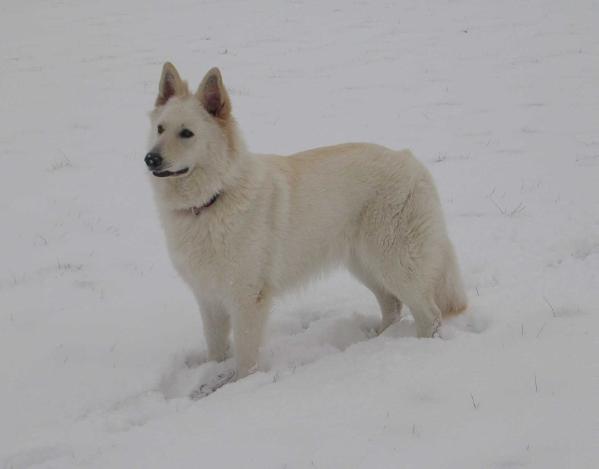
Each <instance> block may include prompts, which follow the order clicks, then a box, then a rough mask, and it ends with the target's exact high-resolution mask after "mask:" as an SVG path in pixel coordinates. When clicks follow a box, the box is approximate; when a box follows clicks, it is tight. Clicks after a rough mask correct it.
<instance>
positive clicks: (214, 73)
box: [196, 67, 231, 119]
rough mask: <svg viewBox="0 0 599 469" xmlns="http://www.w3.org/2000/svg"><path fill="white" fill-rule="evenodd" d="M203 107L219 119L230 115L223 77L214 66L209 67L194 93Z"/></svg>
mask: <svg viewBox="0 0 599 469" xmlns="http://www.w3.org/2000/svg"><path fill="white" fill-rule="evenodd" d="M196 96H197V98H198V99H199V100H200V102H201V103H202V105H203V106H204V109H206V111H208V112H209V113H210V114H212V115H213V116H214V117H218V118H219V119H226V118H228V117H229V116H230V115H231V100H230V99H229V94H228V93H227V90H226V89H225V85H224V84H223V77H222V76H221V74H220V70H219V69H218V68H216V67H214V68H211V69H210V70H209V71H208V73H206V76H205V77H204V79H203V80H202V83H200V86H199V88H198V91H197V93H196Z"/></svg>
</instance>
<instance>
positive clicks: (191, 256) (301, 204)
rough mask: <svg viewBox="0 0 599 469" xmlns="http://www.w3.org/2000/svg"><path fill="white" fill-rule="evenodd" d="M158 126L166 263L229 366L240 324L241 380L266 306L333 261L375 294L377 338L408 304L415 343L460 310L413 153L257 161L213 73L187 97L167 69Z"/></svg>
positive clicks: (430, 191)
mask: <svg viewBox="0 0 599 469" xmlns="http://www.w3.org/2000/svg"><path fill="white" fill-rule="evenodd" d="M151 120H152V131H151V137H150V149H151V154H152V155H158V156H159V157H160V160H161V161H162V163H161V165H160V167H152V168H151V169H152V170H153V174H154V175H155V176H156V175H161V176H163V177H155V176H152V183H153V186H154V189H155V195H156V201H157V204H158V208H159V213H160V217H161V220H162V224H163V227H164V230H165V233H166V240H167V245H168V249H169V253H170V256H171V258H172V261H173V263H174V265H175V267H176V268H177V270H178V271H179V273H180V274H181V276H182V277H183V279H184V280H185V281H186V282H187V284H188V285H189V286H190V288H191V289H192V291H193V292H194V294H195V297H196V298H197V301H198V303H199V306H200V311H201V314H202V318H203V321H204V331H205V336H206V342H207V346H208V358H209V359H210V360H218V361H220V360H223V359H225V358H226V356H227V353H228V349H229V332H230V326H231V325H232V328H233V338H234V348H233V351H234V356H235V359H236V365H237V377H238V378H239V377H243V376H246V375H248V374H249V373H251V372H252V371H254V370H255V369H256V366H257V359H258V351H259V348H260V343H261V340H262V332H263V329H264V324H265V321H266V319H267V316H268V313H269V309H270V306H271V300H272V298H273V297H274V296H276V295H279V294H281V293H282V292H285V291H287V290H289V289H290V288H292V287H294V286H297V285H301V284H303V283H304V282H306V281H307V280H308V279H309V278H310V277H312V276H314V275H315V274H317V273H319V272H322V271H324V270H326V269H329V268H332V267H336V266H338V265H345V266H346V267H347V268H348V269H349V270H350V271H351V272H352V273H353V274H354V275H355V277H356V278H357V279H358V280H359V281H361V282H362V283H363V284H364V285H366V286H367V287H368V288H369V289H370V290H371V291H372V292H373V293H374V295H375V296H376V298H377V300H378V303H379V305H380V308H381V312H382V317H383V319H382V325H381V330H383V329H384V328H386V327H387V326H388V325H390V324H391V323H392V322H393V321H394V320H395V318H396V317H397V316H398V315H399V312H400V309H401V306H402V302H403V303H405V304H407V305H408V306H409V308H410V310H411V312H412V313H413V315H414V319H415V322H416V326H417V332H418V336H419V337H431V336H433V335H435V334H436V333H437V330H438V328H439V326H440V322H441V317H442V316H445V315H449V314H453V313H457V312H460V311H462V310H463V309H464V308H465V307H466V295H465V293H464V290H463V287H462V282H461V278H460V272H459V269H458V265H457V262H456V258H455V255H454V251H453V247H452V245H451V242H450V240H449V238H448V236H447V231H446V228H445V222H444V218H443V214H442V211H441V204H440V201H439V197H438V195H437V191H436V189H435V186H434V183H433V180H432V178H431V175H430V174H429V172H428V171H427V170H426V168H425V167H424V166H423V165H422V164H420V163H419V162H418V161H417V160H416V159H415V158H414V157H413V156H412V154H411V153H410V152H409V151H408V150H403V151H393V150H390V149H387V148H384V147H382V146H378V145H372V144H366V143H348V144H343V145H337V146H331V147H324V148H317V149H313V150H308V151H305V152H302V153H298V154H296V155H292V156H290V157H281V156H270V155H256V154H252V153H250V152H248V150H247V149H246V147H245V145H244V143H243V140H242V138H241V136H240V133H239V131H238V129H237V124H236V122H235V120H234V119H233V116H232V115H231V102H230V99H229V96H228V94H227V92H226V89H225V87H224V85H223V81H222V78H221V75H220V72H219V71H218V69H212V70H210V71H209V72H208V74H207V75H206V76H205V77H204V79H203V81H202V83H201V84H200V87H199V89H198V91H197V92H196V93H195V94H192V93H190V92H189V90H188V87H187V84H186V83H185V82H183V81H182V80H181V78H180V77H179V74H178V73H177V71H176V69H175V68H174V67H173V65H171V64H170V63H166V64H165V65H164V68H163V71H162V78H161V80H160V86H159V94H158V97H157V99H156V107H155V109H154V111H153V112H152V113H151ZM157 129H158V130H157ZM183 129H185V130H187V131H189V132H190V133H191V134H192V136H191V137H189V136H188V135H189V134H184V133H182V130H183ZM186 135H187V136H186ZM153 163H156V162H155V161H154V162H153ZM148 165H150V163H148ZM209 202H210V203H209Z"/></svg>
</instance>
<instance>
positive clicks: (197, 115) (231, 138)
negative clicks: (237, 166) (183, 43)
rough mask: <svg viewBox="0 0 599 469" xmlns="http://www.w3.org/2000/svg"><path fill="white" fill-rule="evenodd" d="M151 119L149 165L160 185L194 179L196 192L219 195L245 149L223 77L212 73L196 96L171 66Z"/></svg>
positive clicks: (165, 69) (166, 68) (164, 71)
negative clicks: (228, 174)
mask: <svg viewBox="0 0 599 469" xmlns="http://www.w3.org/2000/svg"><path fill="white" fill-rule="evenodd" d="M150 119H151V122H152V126H151V129H150V139H149V146H148V148H149V151H148V153H147V154H146V156H145V159H144V161H145V164H146V167H147V168H148V170H149V171H150V173H151V174H152V177H153V179H154V180H155V183H156V185H157V186H159V187H163V188H166V187H170V186H174V185H176V186H181V185H190V184H191V181H187V182H185V181H186V180H189V179H193V187H194V189H195V190H196V191H197V190H198V189H200V190H201V191H202V192H206V193H207V194H208V193H210V191H219V190H220V189H221V188H219V187H217V186H218V185H219V184H220V183H221V181H222V180H223V179H224V178H225V177H226V175H227V173H228V172H230V170H231V166H232V165H233V164H234V163H235V159H236V156H237V155H238V154H239V151H240V148H239V146H240V145H241V142H240V138H239V136H238V134H237V129H236V124H235V121H234V119H233V116H232V115H231V101H230V99H229V95H228V93H227V90H226V89H225V86H224V84H223V80H222V76H221V74H220V71H219V70H218V69H217V68H213V69H211V70H209V71H208V73H207V74H206V76H205V77H204V79H203V80H202V82H201V83H200V86H199V87H198V90H197V91H196V93H195V94H192V93H191V92H190V91H189V88H188V86H187V83H186V82H184V81H183V80H181V78H180V76H179V73H178V72H177V70H176V69H175V67H174V66H173V65H172V64H171V63H168V62H167V63H165V64H164V67H163V68H162V76H161V78H160V85H159V89H158V96H157V97H156V102H155V108H154V110H153V111H152V112H151V114H150ZM196 196H197V194H196Z"/></svg>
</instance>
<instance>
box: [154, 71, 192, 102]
mask: <svg viewBox="0 0 599 469" xmlns="http://www.w3.org/2000/svg"><path fill="white" fill-rule="evenodd" d="M186 94H187V85H186V84H185V82H184V81H183V80H181V77H180V76H179V72H177V69H176V68H175V66H174V65H173V64H172V63H170V62H165V64H164V65H163V67H162V76H161V77H160V85H159V87H158V96H157V97H156V106H162V105H164V104H166V102H167V101H168V100H169V99H171V98H172V97H173V96H185V95H186Z"/></svg>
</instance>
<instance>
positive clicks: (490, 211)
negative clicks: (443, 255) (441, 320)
mask: <svg viewBox="0 0 599 469" xmlns="http://www.w3.org/2000/svg"><path fill="white" fill-rule="evenodd" d="M598 25H599V3H598V2H597V1H586V0H577V1H572V2H565V1H562V0H557V1H552V0H547V1H541V0H530V1H516V0H507V1H501V2H498V1H488V2H482V1H474V0H454V1H449V0H446V1H426V2H425V1H419V0H402V1H397V2H394V1H381V2H376V1H374V0H371V1H342V0H330V1H313V2H312V1H301V0H295V1H284V2H283V1H274V0H273V1H263V2H243V1H240V0H213V1H206V2H203V1H190V0H187V1H186V0H178V1H176V2H142V1H140V0H137V1H135V2H125V1H112V0H111V1H97V2H91V1H75V0H64V1H41V0H29V1H17V0H2V3H1V4H0V99H1V103H2V104H1V109H2V111H1V115H0V161H1V163H2V169H3V171H2V177H1V182H0V214H1V227H2V228H1V231H0V241H1V243H0V267H1V269H0V376H1V378H0V379H1V381H0V467H3V468H15V469H17V468H19V469H22V468H29V467H36V468H221V467H222V468H237V467H238V468H260V469H264V468H268V469H270V468H273V469H274V468H279V469H283V468H289V469H293V468H319V469H328V468H459V469H467V468H520V467H526V468H539V469H546V468H560V469H561V468H575V469H579V468H595V467H599V465H598V464H599V341H598V339H597V334H596V332H595V331H597V330H598V329H599V26H598ZM165 60H171V61H173V62H174V63H175V64H176V65H177V67H178V68H179V70H180V72H181V73H182V75H183V76H184V78H186V79H188V80H189V82H190V84H191V85H192V86H193V87H194V88H195V87H196V86H197V84H198V83H199V80H200V79H201V77H202V76H203V74H204V73H205V72H206V70H208V68H210V67H211V66H214V65H217V66H219V67H220V68H221V70H222V72H223V76H224V79H225V83H226V84H227V86H228V87H229V89H230V93H231V96H232V99H233V106H234V112H235V115H236V117H237V119H238V121H239V122H240V125H241V128H242V130H243V131H244V135H245V137H246V140H247V143H248V146H249V147H250V148H251V149H252V150H255V151H260V152H276V153H283V154H289V153H293V152H295V151H299V150H302V149H306V148H309V147H315V146H319V145H324V144H332V143H339V142H343V141H372V142H377V143H381V144H384V145H387V146H389V147H393V148H404V147H410V148H411V149H412V150H413V151H414V153H415V154H416V156H417V157H419V158H420V159H421V160H422V161H423V162H424V163H425V164H426V165H427V166H428V167H429V168H430V170H431V171H432V173H433V175H434V177H435V179H436V181H437V184H438V186H439V190H440V193H441V196H442V199H443V204H444V208H445V211H446V214H447V220H448V225H449V230H450V234H451V236H452V238H453V240H454V242H455V245H456V250H457V252H458V257H459V258H460V262H461V265H462V269H463V272H464V279H465V283H466V286H467V289H468V294H469V297H470V302H471V307H470V309H469V311H468V312H467V314H465V315H463V316H461V317H459V318H457V319H455V320H453V321H452V322H447V323H446V324H445V326H444V336H445V339H444V340H441V339H434V340H433V339H429V340H418V339H416V338H415V332H414V328H413V324H412V323H411V321H410V320H409V318H408V319H407V320H402V321H401V322H400V323H398V324H395V325H394V326H392V327H391V328H390V329H388V330H387V331H386V332H385V334H384V335H382V336H380V337H375V336H374V334H373V328H374V327H375V326H376V324H377V321H378V319H379V312H378V307H377V305H376V303H375V300H374V297H372V296H371V294H370V293H369V292H368V291H367V290H365V289H364V288H363V287H361V286H360V285H358V284H357V283H355V282H354V281H353V280H352V279H351V278H350V277H349V276H348V275H347V274H345V273H342V272H340V273H334V274H333V275H331V276H328V277H326V278H324V279H322V280H321V281H318V282H315V283H314V285H313V286H311V287H309V288H307V289H306V290H304V291H301V292H297V293H296V294H293V295H292V296H290V297H287V298H285V299H283V300H281V301H279V302H277V304H276V306H275V308H274V311H273V314H272V316H271V321H270V323H269V328H268V331H267V337H266V343H265V345H264V347H263V350H262V353H261V359H260V371H259V372H258V373H256V374H255V375H253V376H251V377H249V378H247V379H244V380H241V381H240V382H237V383H234V384H230V385H227V386H225V387H223V388H221V389H220V390H218V391H217V392H216V393H214V394H212V395H211V396H209V397H207V398H205V399H202V400H198V401H191V400H190V399H188V398H187V394H188V393H189V391H190V390H191V389H192V388H193V387H194V386H195V385H196V384H197V383H198V382H200V380H202V379H203V377H205V376H208V375H210V374H211V373H213V372H214V367H215V365H214V364H213V363H207V364H203V365H198V362H199V360H198V359H201V358H202V355H203V354H204V353H205V344H204V339H203V336H202V324H201V320H200V315H199V314H198V312H197V308H196V306H195V303H194V299H193V297H192V295H191V293H190V292H189V291H188V290H187V288H186V287H185V286H184V285H183V282H182V281H181V280H179V278H178V277H177V275H176V274H175V272H174V270H173V268H172V267H171V265H170V262H169V260H168V258H167V253H166V248H165V244H164V240H163V236H162V232H161V228H160V226H159V223H158V218H157V214H156V211H155V208H154V201H153V198H152V194H151V190H150V189H151V188H150V185H149V183H148V180H147V179H146V178H147V177H148V176H147V174H146V170H145V167H144V164H143V156H144V154H145V151H146V148H145V139H146V134H147V131H148V125H149V120H148V118H147V112H148V111H149V110H150V109H151V107H152V104H153V102H154V99H155V95H156V90H157V83H158V79H159V75H160V69H161V65H162V63H163V61H165Z"/></svg>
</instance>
